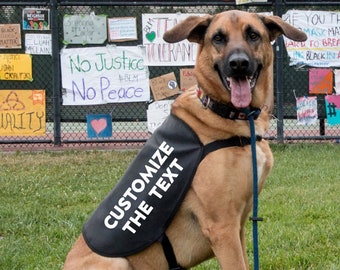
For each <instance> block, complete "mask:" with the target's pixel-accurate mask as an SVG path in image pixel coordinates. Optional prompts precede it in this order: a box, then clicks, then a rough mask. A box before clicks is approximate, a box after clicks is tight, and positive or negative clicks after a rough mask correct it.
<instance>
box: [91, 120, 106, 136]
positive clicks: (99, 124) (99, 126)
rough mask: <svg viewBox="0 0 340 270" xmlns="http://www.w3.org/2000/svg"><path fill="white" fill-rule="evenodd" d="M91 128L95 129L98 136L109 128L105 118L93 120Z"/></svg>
mask: <svg viewBox="0 0 340 270" xmlns="http://www.w3.org/2000/svg"><path fill="white" fill-rule="evenodd" d="M91 127H92V128H93V129H94V131H95V132H96V134H97V135H98V134H99V133H100V132H102V131H103V130H104V129H105V128H106V127H107V122H106V119H105V118H100V119H93V120H92V121H91Z"/></svg>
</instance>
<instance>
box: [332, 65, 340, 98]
mask: <svg viewBox="0 0 340 270" xmlns="http://www.w3.org/2000/svg"><path fill="white" fill-rule="evenodd" d="M333 72H334V90H335V93H336V94H337V95H340V69H334V71H333Z"/></svg>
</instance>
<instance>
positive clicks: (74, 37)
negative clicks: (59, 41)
mask: <svg viewBox="0 0 340 270" xmlns="http://www.w3.org/2000/svg"><path fill="white" fill-rule="evenodd" d="M106 17H107V16H106V15H94V14H90V15H65V16H64V20H63V31H64V43H66V44H102V43H104V42H105V40H106V39H107V27H106Z"/></svg>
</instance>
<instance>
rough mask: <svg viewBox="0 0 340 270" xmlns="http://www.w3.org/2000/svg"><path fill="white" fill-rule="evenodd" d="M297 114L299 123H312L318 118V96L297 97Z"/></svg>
mask: <svg viewBox="0 0 340 270" xmlns="http://www.w3.org/2000/svg"><path fill="white" fill-rule="evenodd" d="M296 115H297V121H298V125H312V124H315V123H316V121H317V120H318V104H317V99H316V97H298V98H296Z"/></svg>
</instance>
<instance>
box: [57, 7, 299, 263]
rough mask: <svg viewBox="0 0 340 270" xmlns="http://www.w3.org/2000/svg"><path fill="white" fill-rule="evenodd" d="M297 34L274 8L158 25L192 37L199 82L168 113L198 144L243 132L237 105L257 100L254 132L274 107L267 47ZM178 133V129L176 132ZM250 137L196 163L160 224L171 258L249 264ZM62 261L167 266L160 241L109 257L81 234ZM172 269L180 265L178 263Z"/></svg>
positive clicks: (261, 153)
mask: <svg viewBox="0 0 340 270" xmlns="http://www.w3.org/2000/svg"><path fill="white" fill-rule="evenodd" d="M281 34H283V35H285V36H287V37H288V38H290V39H293V40H295V41H304V40H305V39H306V35H305V34H304V33H303V32H301V31H299V30H297V29H296V28H294V27H292V26H291V25H289V24H287V23H285V22H284V21H283V20H281V19H280V18H279V17H276V16H261V15H257V14H253V13H247V12H242V11H226V12H223V13H220V14H217V15H214V16H210V15H207V16H204V17H198V16H191V17H189V18H188V19H186V20H184V21H183V22H181V23H180V24H178V25H176V26H175V27H174V28H173V29H171V30H170V31H168V32H166V33H165V36H164V39H165V40H166V41H167V42H170V43H175V42H178V41H181V40H184V39H188V40H189V41H192V42H197V43H198V44H199V51H198V55H197V62H196V67H195V75H196V77H197V81H198V87H194V88H193V89H189V90H187V91H186V92H185V93H183V94H182V95H180V96H179V97H178V98H177V99H176V101H175V102H174V104H173V107H172V114H173V115H176V116H177V117H178V118H180V119H182V120H183V121H184V122H185V123H187V124H188V125H189V126H190V127H191V129H192V130H193V131H194V132H195V133H196V134H197V136H198V138H199V140H200V141H201V143H202V144H203V145H207V144H209V143H211V142H214V141H218V140H224V139H228V138H232V137H233V138H235V137H236V138H237V137H240V138H242V137H248V138H249V137H250V131H249V121H248V120H247V116H246V115H245V114H244V112H243V109H244V108H249V109H250V110H253V109H255V108H260V109H261V113H260V115H259V117H258V118H257V120H256V121H255V127H256V134H257V136H258V137H260V136H262V135H263V134H264V133H265V131H266V130H267V128H268V126H269V120H270V117H271V112H272V109H273V82H272V80H273V50H272V45H271V41H273V40H275V39H276V38H277V37H278V36H279V35H281ZM178 140H181V134H178ZM256 148H257V167H258V175H259V189H260V190H261V188H262V186H263V184H264V181H265V179H266V177H267V175H268V173H269V171H270V169H271V167H272V165H273V158H272V154H271V151H270V149H269V146H268V143H267V142H266V141H265V140H263V139H258V141H257V144H256ZM251 155H252V153H251V147H250V146H249V144H246V145H242V143H241V144H240V145H239V146H233V147H222V148H220V149H215V150H214V151H212V152H211V153H209V154H208V155H207V156H206V157H205V158H204V159H203V160H202V161H201V163H200V164H199V165H198V167H197V170H196V172H195V175H194V178H193V181H192V184H191V186H190V188H189V190H188V192H187V193H186V195H185V198H184V200H183V202H182V203H181V206H180V207H179V209H178V211H177V212H176V215H175V216H174V218H173V219H172V221H171V223H170V224H169V226H168V227H167V229H166V235H167V236H168V238H169V240H170V243H171V245H172V248H173V251H174V255H175V257H176V259H177V262H178V264H179V265H180V266H181V267H184V268H190V267H193V266H194V265H197V264H199V263H201V262H202V261H204V260H207V259H209V258H211V257H213V256H216V258H217V260H218V262H219V264H220V266H221V269H224V270H226V269H231V270H245V269H248V262H247V255H246V244H245V243H246V241H245V231H244V225H245V222H246V221H247V217H248V215H249V212H250V211H251V208H252V163H251ZM64 269H67V270H69V269H124V270H127V269H137V270H143V269H145V270H150V269H155V270H161V269H164V270H165V269H169V264H168V261H167V259H166V256H165V254H164V250H163V249H162V245H161V244H160V243H159V242H154V243H152V244H151V245H149V246H148V247H146V248H145V249H144V250H142V251H139V252H137V253H136V254H134V255H129V256H126V257H120V258H113V257H104V256H100V255H98V254H96V253H95V252H93V251H92V250H91V249H90V248H89V247H88V245H87V244H86V242H85V240H84V237H83V236H80V238H79V239H78V241H77V242H76V243H75V245H74V247H73V249H72V250H71V251H70V253H69V254H68V257H67V260H66V263H65V266H64ZM178 269H179V268H178Z"/></svg>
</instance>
